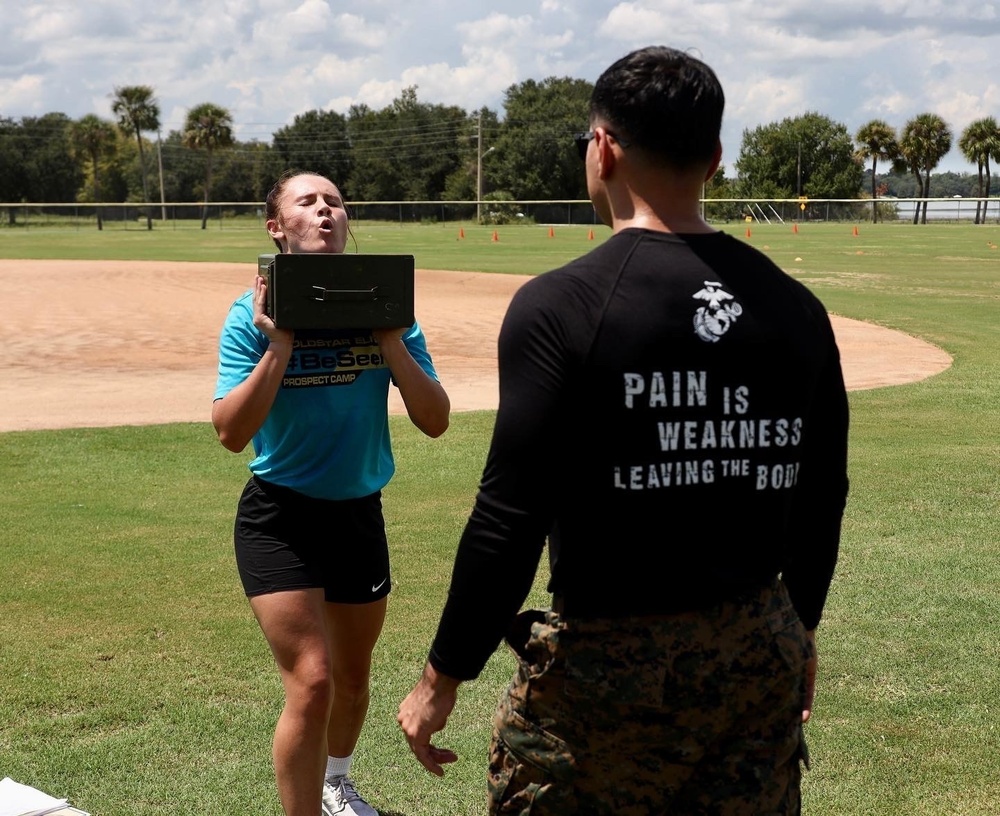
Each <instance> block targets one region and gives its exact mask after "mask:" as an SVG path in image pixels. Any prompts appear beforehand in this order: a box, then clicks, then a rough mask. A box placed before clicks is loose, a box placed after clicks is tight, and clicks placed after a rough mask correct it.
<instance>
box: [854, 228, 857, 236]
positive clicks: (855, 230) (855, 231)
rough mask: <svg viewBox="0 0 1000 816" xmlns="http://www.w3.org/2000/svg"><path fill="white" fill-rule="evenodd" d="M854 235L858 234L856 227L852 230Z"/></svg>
mask: <svg viewBox="0 0 1000 816" xmlns="http://www.w3.org/2000/svg"><path fill="white" fill-rule="evenodd" d="M854 234H855V235H857V234H858V228H857V227H855V228H854Z"/></svg>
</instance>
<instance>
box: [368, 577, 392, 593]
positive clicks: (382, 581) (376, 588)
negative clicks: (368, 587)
mask: <svg viewBox="0 0 1000 816" xmlns="http://www.w3.org/2000/svg"><path fill="white" fill-rule="evenodd" d="M388 580H389V579H388V577H386V578H383V579H382V580H381V581H379V582H378V583H377V584H375V586H373V587H372V592H378V591H379V590H380V589H381V588H382V584H384V583H385V582H386V581H388Z"/></svg>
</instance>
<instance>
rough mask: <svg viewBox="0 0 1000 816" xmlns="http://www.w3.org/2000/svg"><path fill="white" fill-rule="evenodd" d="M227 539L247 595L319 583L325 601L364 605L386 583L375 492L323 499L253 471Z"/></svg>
mask: <svg viewBox="0 0 1000 816" xmlns="http://www.w3.org/2000/svg"><path fill="white" fill-rule="evenodd" d="M233 538H234V542H235V546H236V566H237V568H238V569H239V573H240V580H241V581H242V582H243V590H244V591H245V592H246V594H247V596H248V597H252V596H254V595H265V594H267V593H269V592H281V591H283V590H289V589H313V588H317V587H322V588H323V590H324V591H325V594H326V600H327V601H332V602H336V603H370V602H372V601H377V600H379V599H380V598H384V597H385V596H386V595H388V594H389V590H390V589H391V584H392V580H391V576H390V575H389V545H388V543H387V542H386V538H385V520H384V519H383V517H382V494H381V492H378V493H372V494H371V495H370V496H363V497H362V498H359V499H346V500H343V501H330V500H327V499H314V498H311V497H309V496H305V495H303V494H301V493H299V492H297V491H295V490H291V489H290V488H287V487H280V486H278V485H273V484H270V483H268V482H265V481H263V480H261V479H258V478H257V477H256V476H253V477H251V478H250V481H248V482H247V484H246V487H245V488H243V495H242V496H241V497H240V503H239V508H238V510H237V513H236V524H235V529H234V535H233Z"/></svg>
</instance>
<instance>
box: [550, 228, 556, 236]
mask: <svg viewBox="0 0 1000 816" xmlns="http://www.w3.org/2000/svg"><path fill="white" fill-rule="evenodd" d="M555 237H556V231H555V228H553V227H549V238H555Z"/></svg>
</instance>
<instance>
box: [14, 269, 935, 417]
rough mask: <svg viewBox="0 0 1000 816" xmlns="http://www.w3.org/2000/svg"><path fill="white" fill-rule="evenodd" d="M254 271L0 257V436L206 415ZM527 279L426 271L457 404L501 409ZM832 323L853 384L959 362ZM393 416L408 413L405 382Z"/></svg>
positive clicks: (421, 292)
mask: <svg viewBox="0 0 1000 816" xmlns="http://www.w3.org/2000/svg"><path fill="white" fill-rule="evenodd" d="M253 275H254V267H253V265H252V264H244V263H240V264H209V263H176V262H142V263H140V262H133V261H96V262H90V261H86V262H85V261H12V260H0V281H2V286H3V290H2V291H3V300H4V305H5V307H6V308H5V309H4V313H5V319H4V320H3V321H2V323H0V341H2V348H3V356H2V359H0V376H2V383H3V386H2V388H0V431H20V430H41V429H52V428H67V427H106V426H113V425H151V424H159V423H166V422H204V421H207V420H208V419H209V413H210V406H211V402H212V392H213V389H214V387H215V371H216V354H217V343H218V334H219V328H220V327H221V325H222V320H223V319H224V317H225V314H226V312H227V310H228V308H229V305H230V303H232V301H233V300H234V299H236V298H237V297H238V296H239V295H240V294H241V293H242V292H243V291H245V290H246V289H247V288H248V287H249V286H250V284H251V282H252V278H253ZM526 280H528V278H527V277H522V276H514V275H490V274H482V273H474V272H438V271H432V270H418V271H417V278H416V296H415V300H416V313H417V319H418V320H419V321H420V324H421V326H422V327H423V330H424V333H425V334H426V335H427V342H428V345H429V346H430V349H431V353H432V354H433V355H434V361H435V364H436V366H437V369H438V373H439V374H440V376H441V380H442V383H443V384H444V386H445V388H446V389H447V391H448V393H449V395H450V397H451V401H452V410H454V411H470V410H476V409H484V408H495V407H496V403H497V380H496V337H497V331H498V330H499V327H500V321H501V320H502V318H503V314H504V310H505V309H506V306H507V303H508V301H509V300H510V297H511V295H513V293H514V292H515V291H516V289H517V288H518V287H519V286H520V285H521V284H522V283H524V281H526ZM833 323H834V329H835V331H836V333H837V339H838V343H839V345H840V349H841V355H842V358H843V367H844V376H845V378H846V380H847V385H848V388H850V389H852V390H857V389H865V388H880V387H883V386H889V385H899V384H901V383H907V382H913V381H916V380H921V379H924V378H926V377H929V376H931V375H933V374H937V373H939V372H941V371H943V370H944V369H946V368H947V367H948V366H949V365H950V364H951V358H950V357H949V355H948V354H946V353H945V352H944V351H942V350H941V349H939V348H937V347H936V346H933V345H931V344H929V343H926V342H924V341H922V340H919V339H916V338H914V337H910V336H909V335H906V334H903V333H901V332H896V331H891V330H888V329H883V328H880V327H878V326H874V325H871V324H868V323H862V322H859V321H856V320H849V319H846V318H840V317H834V318H833ZM390 410H391V411H393V412H394V413H400V412H402V402H401V401H400V400H399V399H398V395H397V394H396V392H395V389H393V390H392V393H391V396H390Z"/></svg>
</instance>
